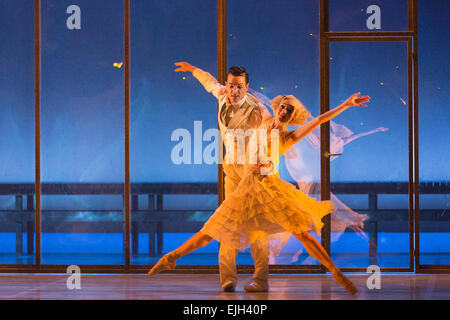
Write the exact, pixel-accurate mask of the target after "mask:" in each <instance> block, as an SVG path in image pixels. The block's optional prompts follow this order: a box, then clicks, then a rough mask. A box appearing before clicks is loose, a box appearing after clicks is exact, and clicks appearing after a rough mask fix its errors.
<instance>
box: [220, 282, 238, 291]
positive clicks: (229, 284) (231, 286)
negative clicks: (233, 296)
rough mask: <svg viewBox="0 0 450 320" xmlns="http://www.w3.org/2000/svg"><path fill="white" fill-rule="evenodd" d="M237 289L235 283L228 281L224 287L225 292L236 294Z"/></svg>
mask: <svg viewBox="0 0 450 320" xmlns="http://www.w3.org/2000/svg"><path fill="white" fill-rule="evenodd" d="M235 289H236V284H235V283H234V282H233V281H227V282H225V283H224V285H223V286H222V290H223V292H234V290H235Z"/></svg>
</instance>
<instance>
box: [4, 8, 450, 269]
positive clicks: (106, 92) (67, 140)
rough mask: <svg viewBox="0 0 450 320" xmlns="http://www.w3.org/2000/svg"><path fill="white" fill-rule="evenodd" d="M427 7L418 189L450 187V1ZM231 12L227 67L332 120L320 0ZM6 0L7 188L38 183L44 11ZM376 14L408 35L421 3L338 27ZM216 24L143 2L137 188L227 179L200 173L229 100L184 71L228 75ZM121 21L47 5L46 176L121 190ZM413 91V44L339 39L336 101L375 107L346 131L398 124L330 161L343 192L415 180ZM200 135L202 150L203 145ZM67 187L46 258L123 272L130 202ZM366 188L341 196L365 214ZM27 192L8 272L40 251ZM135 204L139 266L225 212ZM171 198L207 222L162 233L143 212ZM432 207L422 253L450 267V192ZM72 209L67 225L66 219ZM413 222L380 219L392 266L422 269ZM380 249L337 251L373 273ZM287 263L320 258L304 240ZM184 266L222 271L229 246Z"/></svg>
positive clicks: (8, 241) (51, 222)
mask: <svg viewBox="0 0 450 320" xmlns="http://www.w3.org/2000/svg"><path fill="white" fill-rule="evenodd" d="M418 2H419V8H418V20H419V21H418V23H419V52H418V57H419V61H418V64H419V70H418V72H419V108H420V109H419V118H420V121H419V157H420V166H419V172H420V180H421V181H424V182H425V181H430V182H448V181H449V180H450V164H449V161H448V159H449V158H450V148H448V141H449V140H450V134H449V129H448V123H449V122H450V115H449V112H448V106H447V104H448V101H449V99H450V89H449V87H448V80H449V77H448V75H449V74H450V70H449V68H450V67H449V63H448V62H447V60H448V51H449V41H448V39H449V38H450V29H449V28H448V16H449V10H450V9H449V8H448V4H447V1H446V0H433V1H426V0H419V1H418ZM227 3H228V8H227V11H228V17H227V27H228V30H227V59H228V65H229V66H231V65H243V66H245V67H246V68H247V69H248V71H249V73H250V87H251V88H252V89H253V90H255V91H257V92H258V93H259V94H262V95H264V96H265V97H267V98H268V99H271V98H273V97H275V96H276V95H279V94H293V95H295V96H296V97H298V98H299V99H300V100H301V101H302V102H303V104H304V105H305V106H306V107H307V108H308V109H309V110H310V111H311V113H312V115H313V116H317V115H319V81H320V79H319V35H318V33H319V22H318V12H319V11H318V10H319V8H318V1H310V0H301V1H290V0H281V1H280V0H278V1H275V0H263V1H238V0H232V1H227ZM0 5H1V6H0V34H1V37H2V39H1V40H2V41H1V42H0V103H1V106H2V108H1V110H0V113H1V117H0V150H2V152H1V154H0V183H3V184H33V183H34V172H35V171H34V170H35V161H34V157H35V147H34V8H33V6H32V4H31V2H30V1H28V0H16V1H9V0H0ZM71 5H76V6H78V8H79V9H80V14H81V15H80V17H81V20H80V29H70V28H69V27H68V19H69V17H70V16H71V15H72V14H73V13H74V12H75V11H70V12H69V13H68V12H67V9H68V7H70V6H71ZM371 5H378V6H379V7H380V8H381V17H382V20H381V21H382V22H381V23H382V29H381V30H382V31H394V30H397V31H398V30H401V31H404V30H407V21H408V20H407V0H402V1H388V0H384V1H381V0H373V1H372V0H370V1H368V0H367V1H365V0H359V1H350V0H340V1H330V10H331V13H330V28H331V30H332V31H367V26H366V20H367V17H368V16H369V15H370V14H368V13H367V12H366V9H367V8H368V7H369V6H371ZM216 15H217V8H216V2H215V1H204V0H189V1H160V0H132V1H131V47H130V50H131V61H130V62H131V65H130V67H131V69H130V70H131V132H130V133H131V136H130V138H131V182H132V183H144V184H145V183H173V184H181V183H198V184H199V185H200V186H203V187H204V186H205V184H206V183H217V176H218V168H217V164H215V163H214V164H207V163H205V161H204V159H202V160H203V161H201V163H198V164H194V151H195V150H194V144H195V146H196V147H199V148H200V150H204V149H205V148H206V147H207V146H208V145H209V144H210V143H211V141H202V140H204V139H202V135H203V134H204V133H205V131H206V130H208V129H215V128H217V100H216V99H215V98H214V96H212V95H211V94H209V93H208V92H206V91H205V90H204V89H203V87H202V86H201V85H200V84H199V83H198V82H197V80H196V79H195V78H194V77H193V76H192V75H191V74H190V73H175V72H174V69H175V66H174V62H177V61H188V62H190V63H191V64H193V65H195V66H198V67H199V68H202V69H203V70H205V71H208V72H210V73H211V74H212V75H214V76H217V38H216V37H217V23H216ZM69 20H70V19H69ZM123 27H124V26H123V1H122V0H95V1H92V0H76V1H68V0H42V111H41V112H42V113H41V117H42V120H41V125H42V130H41V134H42V136H41V144H42V150H41V161H42V162H41V169H42V182H43V183H57V184H71V183H94V184H96V183H105V184H123V182H124V106H123V104H124V93H123V86H124V80H123V78H124V67H123V64H121V63H123V50H124V48H123ZM407 89H408V87H407V51H406V44H405V43H388V42H378V43H342V42H340V43H332V44H331V45H330V107H334V106H337V105H339V104H340V103H341V102H342V101H343V100H345V99H346V98H347V97H348V96H350V95H351V94H353V93H355V92H358V91H360V92H361V93H362V94H367V95H370V96H371V98H372V99H371V102H370V103H369V108H367V109H362V108H361V109H352V110H349V111H346V113H344V114H342V115H340V116H339V117H337V118H336V119H335V122H336V123H337V124H339V125H342V126H345V127H346V129H347V130H349V131H350V132H351V133H352V134H353V135H358V134H362V133H366V132H370V131H372V130H375V129H377V128H386V130H380V131H378V132H376V133H373V134H370V135H367V136H363V137H361V138H358V139H356V140H354V141H352V142H351V143H348V144H347V145H345V147H344V148H343V154H342V155H341V156H339V157H336V158H334V159H333V161H332V162H331V182H332V183H339V182H346V183H355V182H407V181H408V123H407V116H408V114H407V103H408V96H407V95H408V91H407ZM195 121H199V122H198V123H200V126H201V128H200V129H199V130H198V131H195V130H194V127H195ZM198 123H197V124H198ZM197 128H198V127H197ZM177 129H186V130H187V131H188V132H189V133H190V135H191V140H190V141H191V143H192V154H191V162H192V164H181V165H180V164H175V163H173V160H172V158H171V155H172V150H173V148H174V147H175V146H176V145H177V144H178V143H179V141H172V140H173V139H171V137H172V133H173V132H174V131H175V130H177ZM199 134H200V136H199ZM199 141H200V144H201V145H198V144H196V143H198V142H199ZM308 148H309V149H308ZM302 150H303V151H305V150H306V151H307V152H309V155H310V157H309V158H307V157H306V156H305V157H304V158H302V157H300V158H299V161H300V160H304V162H303V163H304V164H305V165H306V166H307V167H308V174H307V176H308V177H309V178H310V179H311V181H313V182H318V181H320V163H319V153H318V152H319V151H318V150H317V149H314V148H311V145H308V144H307V142H306V141H302V142H300V144H299V149H298V150H297V151H298V152H300V155H302V154H301V152H302ZM306 151H305V152H306ZM285 160H286V159H285V158H284V157H283V158H282V160H281V161H280V168H279V169H280V174H281V176H282V178H284V179H286V180H289V181H293V182H295V181H296V180H298V178H299V177H296V176H295V171H294V172H293V171H291V169H292V167H291V164H289V162H288V161H285ZM64 190H65V191H64V192H63V193H62V194H61V195H52V196H50V195H44V196H43V198H42V201H43V202H42V203H43V208H42V209H43V214H42V218H43V224H42V228H43V229H42V230H43V234H42V255H43V263H48V264H62V263H68V264H122V263H124V251H123V233H122V230H123V224H122V222H121V221H122V220H121V218H120V217H121V216H120V214H121V210H122V205H123V200H122V197H121V195H119V194H110V195H107V194H103V195H93V194H91V195H89V194H88V195H75V194H74V193H75V192H74V191H73V189H71V188H70V187H68V188H66V189H64ZM171 190H172V191H173V190H174V189H171ZM169 191H170V190H169ZM355 193H356V194H355V195H351V196H348V195H346V196H339V195H337V196H338V197H339V199H340V200H341V201H343V202H344V203H345V204H346V205H347V206H348V207H350V208H351V209H354V210H356V211H358V210H357V209H359V211H358V213H366V211H367V209H368V207H367V203H368V197H367V194H365V195H361V194H357V192H355ZM18 199H19V198H17V194H12V193H11V194H5V195H0V218H1V219H3V220H1V223H0V264H3V263H8V264H9V263H12V264H15V263H33V262H34V255H33V248H32V247H31V248H30V247H29V245H28V246H27V242H29V239H30V234H29V232H32V230H33V229H32V228H31V229H30V226H32V224H33V222H34V220H33V219H34V218H33V211H32V209H30V210H28V213H27V214H28V217H29V218H28V220H27V222H26V223H25V224H24V225H21V228H22V227H23V230H22V229H20V230H22V231H23V232H22V233H18V232H17V230H19V229H17V224H18V222H17V221H16V220H15V218H14V217H15V216H14V214H13V213H14V212H15V210H17V203H18V202H17V201H22V202H21V203H22V206H23V207H24V208H25V207H27V198H26V195H24V196H23V198H20V199H21V200H18ZM136 199H137V202H136V204H137V207H136V208H134V209H135V210H133V212H132V222H133V223H135V224H134V225H133V228H136V229H134V230H135V237H133V238H132V242H133V243H134V247H135V249H133V252H134V255H133V260H132V263H134V264H152V263H154V262H155V261H156V260H157V259H158V254H161V253H165V252H168V251H169V250H172V249H174V248H176V247H177V246H178V245H180V244H181V243H182V242H183V241H184V240H186V239H187V238H188V237H189V236H191V235H192V233H193V232H195V231H196V230H197V229H196V228H198V227H199V226H201V223H202V222H203V221H205V219H206V218H207V216H208V214H210V213H211V212H212V211H213V210H214V208H215V207H216V206H217V194H215V193H209V194H196V195H175V194H170V192H168V194H165V195H163V196H162V198H161V199H159V200H158V199H157V198H156V197H155V198H152V197H151V196H149V195H148V194H147V193H145V192H143V193H142V194H139V195H138V196H137V198H136ZM159 201H162V209H164V210H167V211H177V210H178V211H186V210H188V211H189V212H191V213H192V212H193V211H196V210H197V211H198V213H196V214H195V213H194V214H192V216H191V218H189V219H188V220H187V221H185V222H180V221H181V220H174V221H177V222H174V223H171V222H170V220H169V221H165V222H164V225H162V226H161V225H160V224H158V223H156V222H154V221H150V220H145V219H146V217H145V213H142V212H140V211H145V210H147V211H148V210H149V209H150V208H151V207H152V206H153V205H154V206H157V205H158V202H159ZM421 201H422V207H421V209H423V210H435V211H437V212H438V213H439V214H437V218H436V219H435V220H426V219H425V218H424V220H423V224H422V226H423V229H421V231H422V232H423V236H421V250H422V252H423V256H422V257H421V259H423V260H422V261H425V263H430V264H433V263H437V264H445V263H446V264H450V258H449V257H450V226H449V225H448V220H449V219H447V218H446V217H447V215H448V211H449V204H450V198H449V196H448V195H447V194H439V193H437V194H433V195H423V196H421ZM407 202H408V198H407V195H406V194H405V195H379V197H378V207H379V208H380V209H381V208H385V209H401V210H403V211H402V212H405V214H407ZM159 203H161V202H159ZM24 210H25V209H24ZM69 211H70V212H72V216H70V215H68V212H69ZM101 211H102V212H108V211H111V215H107V214H106V215H105V214H103V215H102V214H99V213H98V212H101ZM114 212H115V213H114ZM208 212H209V213H208ZM57 214H60V216H55V215H57ZM172 214H173V212H172ZM61 215H65V216H67V217H68V218H65V219H60V218H61V217H62V216H61ZM74 217H76V218H74ZM27 223H28V224H27ZM407 226H408V222H407V221H406V220H402V221H399V222H396V223H395V222H392V221H391V222H389V223H388V224H380V225H379V229H378V251H377V254H378V255H379V260H378V262H379V264H380V265H381V266H386V267H405V266H408V265H409V233H408V228H407ZM158 228H162V229H158ZM158 230H160V231H161V230H162V232H163V237H162V238H159V237H158V236H157V234H158V232H157V231H158ZM436 238H438V239H439V241H436ZM31 239H32V237H31ZM18 243H19V245H17V244H18ZM18 246H19V247H21V249H20V250H19V249H18ZM158 249H160V250H159V251H160V252H158ZM368 252H369V241H368V239H365V238H361V237H359V236H358V235H357V234H355V233H353V232H346V233H344V234H343V235H342V236H341V237H340V238H339V239H336V241H334V242H333V243H332V254H333V258H334V259H337V262H338V265H339V266H343V267H364V266H368V265H369V257H368ZM299 257H300V258H299ZM274 261H275V263H283V264H284V263H286V264H315V263H316V262H315V261H312V260H311V259H309V258H308V255H307V254H306V252H304V250H303V249H302V246H301V245H300V244H299V243H298V242H297V241H295V240H293V239H291V241H290V242H289V243H288V246H287V247H286V248H285V249H284V250H283V255H282V256H281V257H280V258H279V259H278V260H274ZM238 262H239V263H245V264H247V263H251V258H250V256H249V254H248V252H246V253H245V254H243V255H240V256H239V260H238ZM180 263H181V264H217V243H215V242H214V243H212V244H210V245H208V246H207V247H205V248H204V249H202V250H200V251H199V252H198V253H196V254H192V255H190V256H188V257H185V258H183V260H180Z"/></svg>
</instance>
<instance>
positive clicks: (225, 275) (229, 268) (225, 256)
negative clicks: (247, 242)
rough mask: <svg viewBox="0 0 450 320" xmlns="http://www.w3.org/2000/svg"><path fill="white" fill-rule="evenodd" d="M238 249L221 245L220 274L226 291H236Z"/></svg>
mask: <svg viewBox="0 0 450 320" xmlns="http://www.w3.org/2000/svg"><path fill="white" fill-rule="evenodd" d="M237 253H238V249H236V248H232V247H228V246H226V245H224V244H222V243H221V244H220V247H219V273H220V283H221V285H222V288H223V289H224V290H226V291H234V288H235V286H236V282H237V270H236V256H237Z"/></svg>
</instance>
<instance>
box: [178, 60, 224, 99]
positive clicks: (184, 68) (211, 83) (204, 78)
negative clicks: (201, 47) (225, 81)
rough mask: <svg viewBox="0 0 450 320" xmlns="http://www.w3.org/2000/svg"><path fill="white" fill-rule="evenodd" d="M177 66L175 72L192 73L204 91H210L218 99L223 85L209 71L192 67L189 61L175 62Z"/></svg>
mask: <svg viewBox="0 0 450 320" xmlns="http://www.w3.org/2000/svg"><path fill="white" fill-rule="evenodd" d="M175 65H176V66H178V68H177V69H175V72H191V73H192V75H193V76H194V77H195V78H196V79H197V80H198V81H199V82H200V83H201V84H202V86H203V87H204V88H205V90H206V91H208V92H210V93H211V94H212V95H214V96H215V97H216V98H217V99H219V97H220V95H221V93H222V92H223V91H221V89H222V88H224V86H223V85H221V84H220V83H219V82H218V81H217V79H216V78H214V77H213V76H212V75H211V74H210V73H209V72H206V71H203V70H202V69H200V68H197V67H194V66H193V65H191V64H190V63H189V62H185V61H182V62H175Z"/></svg>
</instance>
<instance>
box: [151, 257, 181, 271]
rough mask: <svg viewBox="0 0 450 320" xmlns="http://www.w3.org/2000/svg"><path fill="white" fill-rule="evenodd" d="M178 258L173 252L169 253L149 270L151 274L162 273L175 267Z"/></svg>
mask: <svg viewBox="0 0 450 320" xmlns="http://www.w3.org/2000/svg"><path fill="white" fill-rule="evenodd" d="M176 261H177V258H176V257H175V256H174V254H173V253H167V254H166V255H164V256H163V257H162V258H161V259H160V260H159V261H158V263H157V264H155V265H154V266H153V268H151V269H150V271H149V272H148V275H149V276H152V275H155V274H158V273H160V272H161V271H164V270H172V269H175V266H176Z"/></svg>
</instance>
